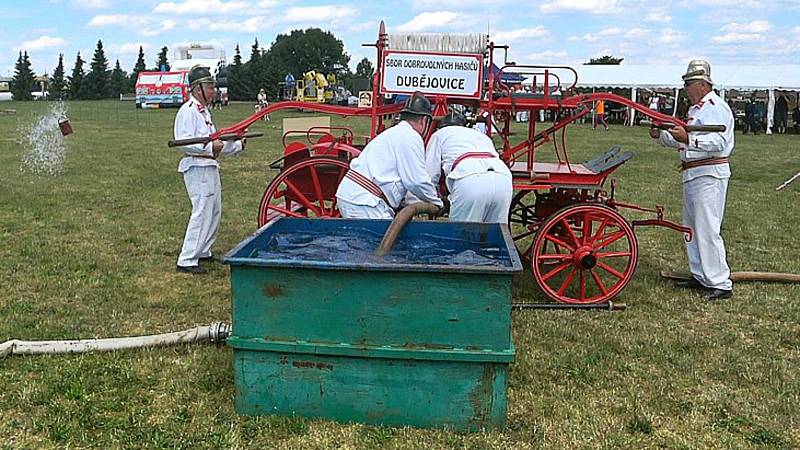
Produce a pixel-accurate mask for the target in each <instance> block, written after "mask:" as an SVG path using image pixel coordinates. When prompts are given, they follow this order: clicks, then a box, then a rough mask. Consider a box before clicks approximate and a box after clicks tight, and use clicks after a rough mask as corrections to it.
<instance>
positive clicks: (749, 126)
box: [742, 93, 760, 134]
mask: <svg viewBox="0 0 800 450" xmlns="http://www.w3.org/2000/svg"><path fill="white" fill-rule="evenodd" d="M759 119H760V115H759V112H758V105H756V94H755V93H754V94H753V95H751V96H750V98H749V99H748V100H747V105H745V107H744V122H745V124H744V131H743V132H742V134H747V133H748V132H749V131H752V132H753V134H758V129H759Z"/></svg>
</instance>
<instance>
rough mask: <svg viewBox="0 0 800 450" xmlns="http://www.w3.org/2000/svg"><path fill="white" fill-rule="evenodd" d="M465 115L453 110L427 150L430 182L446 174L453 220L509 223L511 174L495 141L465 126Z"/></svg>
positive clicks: (429, 142)
mask: <svg viewBox="0 0 800 450" xmlns="http://www.w3.org/2000/svg"><path fill="white" fill-rule="evenodd" d="M465 123H466V120H465V119H464V116H462V115H461V114H459V113H458V112H457V111H452V110H451V111H450V112H448V113H447V115H446V116H444V118H443V119H442V126H441V128H440V129H439V130H438V131H437V132H435V133H433V136H431V139H430V141H428V147H427V149H426V151H425V158H426V165H427V167H428V173H429V174H430V176H431V181H433V183H434V184H438V183H439V177H440V176H441V175H442V174H444V177H445V184H446V185H447V190H448V191H449V192H450V216H449V217H450V220H453V221H457V222H484V223H508V209H509V207H510V206H511V197H512V195H513V190H514V188H513V185H512V178H511V171H510V170H509V169H508V166H506V164H505V163H504V162H503V161H502V160H501V159H500V157H499V155H498V154H497V150H495V148H494V143H493V142H492V140H491V139H490V138H489V137H488V136H486V134H484V133H481V132H480V131H478V130H473V129H472V128H467V127H465V126H464V125H465Z"/></svg>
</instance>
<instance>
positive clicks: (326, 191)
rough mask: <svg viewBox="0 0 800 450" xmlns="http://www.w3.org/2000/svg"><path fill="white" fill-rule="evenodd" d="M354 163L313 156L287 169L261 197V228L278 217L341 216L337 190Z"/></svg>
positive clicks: (259, 224) (259, 222) (270, 184)
mask: <svg viewBox="0 0 800 450" xmlns="http://www.w3.org/2000/svg"><path fill="white" fill-rule="evenodd" d="M349 167H350V163H349V162H348V161H346V160H343V159H339V158H332V157H311V158H307V159H303V160H301V161H298V162H297V163H295V164H292V165H290V166H289V167H285V168H284V169H283V170H282V171H281V173H280V174H278V176H277V177H275V179H273V180H272V181H271V182H270V183H269V185H268V186H267V190H266V191H264V195H263V196H262V197H261V205H260V206H259V208H258V226H259V227H262V226H264V224H266V223H267V222H270V221H272V220H275V219H277V218H278V217H287V216H288V217H340V214H339V210H338V209H337V207H336V189H337V188H338V187H339V183H340V182H341V181H342V178H344V175H345V174H346V173H347V169H348V168H349Z"/></svg>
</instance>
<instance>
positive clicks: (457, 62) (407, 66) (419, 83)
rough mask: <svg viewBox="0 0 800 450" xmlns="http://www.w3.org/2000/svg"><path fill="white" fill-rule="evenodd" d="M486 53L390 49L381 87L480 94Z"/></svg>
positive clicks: (394, 91)
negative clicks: (422, 51)
mask: <svg viewBox="0 0 800 450" xmlns="http://www.w3.org/2000/svg"><path fill="white" fill-rule="evenodd" d="M482 81H483V56H482V55H470V54H453V53H420V52H400V51H391V50H387V51H386V52H385V54H384V61H383V71H382V79H381V90H382V91H383V92H386V93H391V94H412V93H414V92H415V91H420V92H422V93H424V94H430V95H436V94H442V95H447V96H450V97H468V98H480V96H481V86H482V84H483V83H482Z"/></svg>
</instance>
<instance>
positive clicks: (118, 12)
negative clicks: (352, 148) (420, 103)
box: [0, 0, 800, 76]
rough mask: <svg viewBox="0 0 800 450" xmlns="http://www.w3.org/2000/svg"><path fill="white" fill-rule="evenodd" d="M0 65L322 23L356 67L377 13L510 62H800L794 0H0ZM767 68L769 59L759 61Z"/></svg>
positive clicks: (269, 35) (45, 62) (116, 55)
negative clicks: (500, 46)
mask: <svg viewBox="0 0 800 450" xmlns="http://www.w3.org/2000/svg"><path fill="white" fill-rule="evenodd" d="M0 20H2V27H0V48H3V49H5V51H3V52H2V54H0V75H2V76H10V75H11V74H12V73H13V66H14V61H15V60H16V58H17V52H18V51H19V50H21V49H22V50H27V51H28V54H29V55H30V57H31V60H32V63H33V68H34V70H35V71H36V72H37V73H43V72H45V71H47V72H51V71H52V70H53V68H54V67H55V65H56V63H57V61H58V53H59V52H62V53H64V55H65V58H64V59H65V66H66V69H67V71H69V70H71V67H72V65H73V63H74V61H75V55H76V52H78V51H80V52H81V55H82V57H83V59H84V60H87V61H88V60H91V57H92V53H93V51H94V48H95V45H96V43H97V40H98V39H101V40H102V41H103V44H104V46H105V49H106V55H107V57H108V58H109V60H110V61H111V64H113V62H114V60H115V59H119V60H120V63H121V64H122V67H123V69H125V70H126V71H130V69H131V68H132V66H133V64H134V62H135V60H136V54H137V52H138V48H139V46H140V45H141V46H143V47H144V49H145V56H146V58H147V62H148V65H153V64H154V61H155V57H156V53H157V51H158V50H159V49H160V48H161V47H163V46H165V45H166V46H167V47H169V48H170V52H169V58H170V60H171V59H172V58H173V53H172V49H173V48H174V47H175V46H177V45H179V44H181V43H189V42H214V43H216V44H218V45H222V46H223V47H224V48H225V50H226V52H227V54H228V58H229V59H230V57H231V56H232V55H233V50H234V46H235V45H236V44H237V43H239V44H240V45H241V49H242V54H243V56H244V57H245V59H246V58H247V57H248V56H249V52H250V45H251V44H252V43H253V40H254V39H255V38H258V40H259V42H260V43H262V45H264V46H269V44H270V43H271V42H272V41H273V40H274V38H275V36H276V35H277V34H278V33H286V32H288V31H291V30H292V29H298V28H307V27H311V26H314V27H319V28H322V29H326V30H329V31H332V32H333V33H334V35H336V36H337V37H338V38H339V39H341V40H342V41H343V42H344V44H345V50H346V51H347V53H348V54H349V55H350V56H351V65H352V66H353V67H354V66H355V64H356V62H358V61H359V60H360V59H361V58H363V57H365V56H366V57H368V58H370V59H373V61H374V58H375V55H374V50H373V49H372V48H365V47H362V46H361V44H362V43H371V42H374V41H375V37H376V34H377V30H378V23H379V22H380V20H384V21H385V22H386V25H387V30H388V31H389V32H390V33H391V32H392V31H393V30H396V31H408V32H485V31H486V30H488V31H489V33H490V35H491V38H492V39H493V40H494V41H495V42H497V43H504V44H509V45H510V46H511V50H510V59H511V60H514V61H516V62H518V63H529V64H544V63H547V64H554V65H556V64H557V65H577V64H580V63H582V62H585V61H587V60H588V59H589V58H591V57H595V56H600V55H604V54H610V55H614V56H617V57H624V58H625V61H624V63H628V64H669V63H675V64H685V63H686V62H687V61H688V60H689V59H691V58H694V57H703V58H707V59H709V60H710V61H711V63H712V64H754V65H755V64H758V65H764V66H767V67H768V66H769V65H774V64H785V63H794V64H800V0H760V1H755V0H692V1H684V0H678V1H672V2H670V1H663V0H661V1H656V0H540V1H536V2H524V1H519V0H517V1H510V0H482V1H481V0H476V1H474V2H466V1H442V0H412V1H402V0H397V1H363V0H358V1H350V2H348V1H292V0H285V1H277V0H172V1H158V0H144V1H130V0H127V1H122V0H28V1H25V2H20V1H11V0H5V1H3V2H2V8H0ZM766 70H768V69H766Z"/></svg>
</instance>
